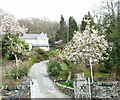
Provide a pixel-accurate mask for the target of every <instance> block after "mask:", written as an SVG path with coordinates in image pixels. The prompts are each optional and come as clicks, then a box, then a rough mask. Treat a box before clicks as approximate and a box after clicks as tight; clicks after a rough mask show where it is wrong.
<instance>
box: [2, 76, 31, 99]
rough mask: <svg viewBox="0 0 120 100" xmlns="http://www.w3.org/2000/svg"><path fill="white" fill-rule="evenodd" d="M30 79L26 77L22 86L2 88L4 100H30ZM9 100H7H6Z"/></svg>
mask: <svg viewBox="0 0 120 100" xmlns="http://www.w3.org/2000/svg"><path fill="white" fill-rule="evenodd" d="M30 97H31V93H30V79H29V78H28V77H24V78H23V79H22V83H21V84H20V85H9V86H7V85H6V86H2V98H3V99H2V100H4V99H5V98H30ZM5 100H7V99H5Z"/></svg>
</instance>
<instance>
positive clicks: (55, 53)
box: [48, 50, 58, 57]
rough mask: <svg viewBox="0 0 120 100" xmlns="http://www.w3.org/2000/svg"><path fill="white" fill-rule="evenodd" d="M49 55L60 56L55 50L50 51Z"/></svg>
mask: <svg viewBox="0 0 120 100" xmlns="http://www.w3.org/2000/svg"><path fill="white" fill-rule="evenodd" d="M48 55H49V56H53V57H54V56H56V55H58V52H57V51H55V50H50V51H49V53H48Z"/></svg>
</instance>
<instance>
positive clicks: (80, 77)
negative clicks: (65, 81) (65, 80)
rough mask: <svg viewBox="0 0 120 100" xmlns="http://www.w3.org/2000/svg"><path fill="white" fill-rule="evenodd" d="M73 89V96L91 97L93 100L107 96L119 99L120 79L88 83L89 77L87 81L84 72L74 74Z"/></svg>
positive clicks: (115, 99)
mask: <svg viewBox="0 0 120 100" xmlns="http://www.w3.org/2000/svg"><path fill="white" fill-rule="evenodd" d="M74 89H75V90H74V91H75V93H74V94H75V96H74V97H75V98H93V99H95V100H98V99H100V100H102V99H103V100H104V99H105V98H107V99H114V100H120V81H115V82H93V83H90V79H89V82H87V80H86V79H85V78H84V74H76V76H75V81H74ZM88 94H89V96H88ZM101 98H102V99H101Z"/></svg>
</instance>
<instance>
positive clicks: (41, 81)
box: [30, 61, 68, 98]
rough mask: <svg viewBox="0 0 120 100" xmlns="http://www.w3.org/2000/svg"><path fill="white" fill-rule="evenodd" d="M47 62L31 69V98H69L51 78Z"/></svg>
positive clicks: (35, 65) (37, 64)
mask: <svg viewBox="0 0 120 100" xmlns="http://www.w3.org/2000/svg"><path fill="white" fill-rule="evenodd" d="M47 62H48V61H42V62H40V63H36V64H34V65H33V66H32V67H31V70H30V78H31V80H32V81H31V82H30V88H31V98H68V96H66V95H65V94H63V93H61V92H60V91H59V90H58V88H57V87H56V86H55V85H54V83H53V81H52V80H51V79H50V78H49V75H48V73H47V66H46V63H47Z"/></svg>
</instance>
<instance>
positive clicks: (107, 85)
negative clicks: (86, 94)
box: [91, 81, 120, 98]
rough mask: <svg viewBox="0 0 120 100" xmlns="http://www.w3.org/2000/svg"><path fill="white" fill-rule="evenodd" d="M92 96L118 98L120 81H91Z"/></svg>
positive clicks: (119, 95)
mask: <svg viewBox="0 0 120 100" xmlns="http://www.w3.org/2000/svg"><path fill="white" fill-rule="evenodd" d="M91 91H92V94H91V95H92V98H119V97H120V81H116V82H94V83H91Z"/></svg>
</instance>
